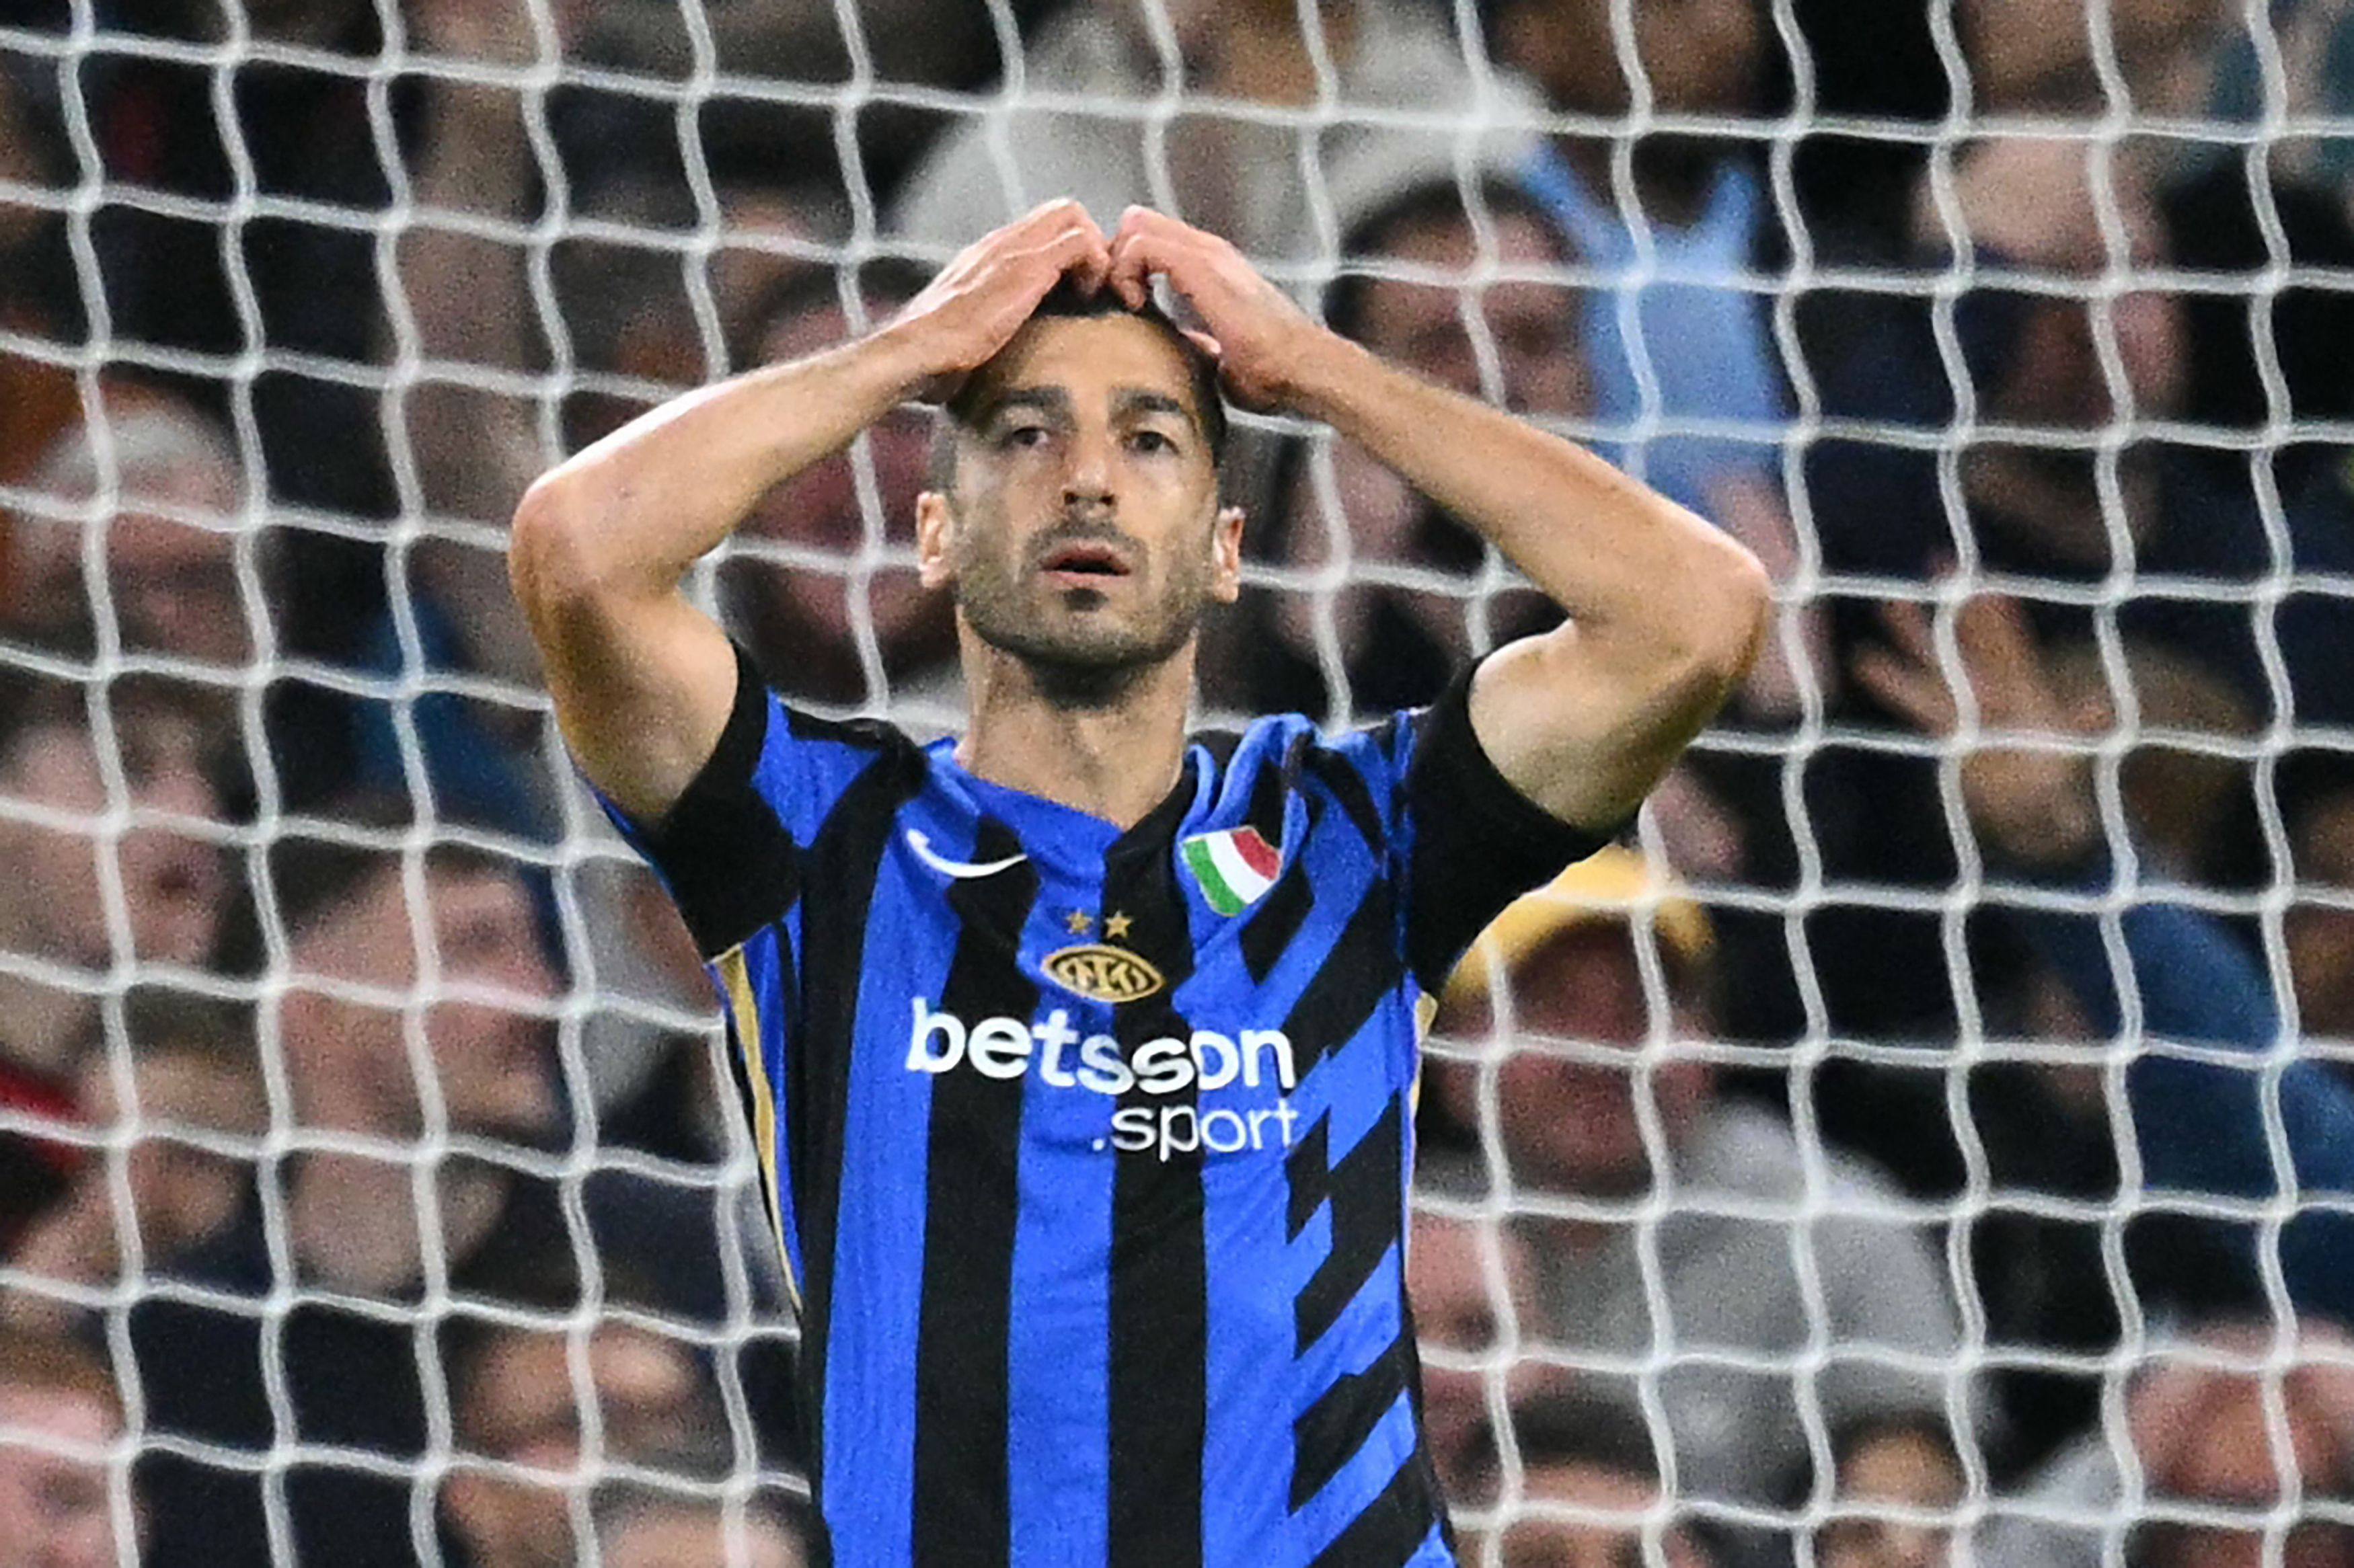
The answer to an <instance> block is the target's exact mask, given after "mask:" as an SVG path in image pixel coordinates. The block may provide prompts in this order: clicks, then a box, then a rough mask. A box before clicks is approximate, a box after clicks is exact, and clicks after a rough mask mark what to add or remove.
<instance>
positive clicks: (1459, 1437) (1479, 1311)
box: [1406, 1205, 1545, 1507]
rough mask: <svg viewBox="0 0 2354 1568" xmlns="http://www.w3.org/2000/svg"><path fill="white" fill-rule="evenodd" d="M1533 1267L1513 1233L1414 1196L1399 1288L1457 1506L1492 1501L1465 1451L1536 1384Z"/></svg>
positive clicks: (1425, 1402)
mask: <svg viewBox="0 0 2354 1568" xmlns="http://www.w3.org/2000/svg"><path fill="white" fill-rule="evenodd" d="M1535 1291H1536V1274H1535V1267H1534V1265H1533V1263H1532V1260H1531V1258H1530V1256H1529V1247H1528V1242H1527V1241H1526V1239H1525V1238H1523V1237H1522V1235H1521V1234H1520V1233H1519V1232H1517V1231H1514V1230H1512V1229H1511V1228H1510V1227H1508V1226H1503V1225H1499V1224H1494V1223H1492V1222H1490V1221H1485V1220H1471V1219H1458V1218H1453V1217H1451V1216H1449V1215H1447V1214H1446V1213H1441V1212H1439V1211H1437V1210H1434V1209H1431V1208H1428V1207H1426V1206H1421V1205H1417V1206H1416V1209H1415V1211H1414V1230H1413V1235H1412V1239H1411V1242H1410V1245H1408V1246H1407V1248H1406V1293H1407V1295H1408V1297H1409V1298H1411V1299H1412V1300H1413V1302H1414V1328H1415V1338H1416V1346H1417V1349H1418V1351H1419V1352H1420V1355H1421V1359H1422V1436H1423V1441H1424V1443H1425V1444H1426V1445H1427V1446H1428V1447H1429V1449H1430V1455H1431V1460H1432V1462H1433V1463H1434V1464H1436V1465H1437V1467H1438V1479H1439V1484H1440V1485H1441V1486H1442V1487H1444V1488H1445V1489H1446V1493H1447V1497H1448V1498H1449V1499H1451V1500H1452V1501H1454V1502H1455V1503H1456V1504H1457V1505H1458V1507H1459V1506H1461V1505H1463V1504H1465V1503H1479V1502H1486V1501H1491V1500H1493V1499H1492V1498H1491V1497H1490V1496H1489V1495H1488V1494H1487V1493H1486V1492H1484V1491H1483V1490H1482V1488H1483V1487H1484V1486H1485V1485H1487V1484H1488V1483H1489V1482H1490V1481H1491V1480H1492V1479H1493V1478H1492V1477H1487V1476H1482V1475H1480V1474H1479V1472H1478V1471H1477V1469H1476V1468H1475V1467H1474V1465H1473V1463H1472V1457H1473V1453H1474V1450H1475V1448H1476V1446H1477V1444H1478V1442H1479V1438H1480V1436H1481V1435H1482V1434H1483V1433H1485V1432H1486V1431H1487V1430H1488V1429H1489V1428H1490V1426H1491V1425H1492V1424H1493V1422H1494V1420H1495V1417H1496V1415H1497V1414H1500V1413H1502V1412H1503V1411H1506V1410H1509V1409H1510V1408H1511V1406H1512V1405H1513V1404H1515V1403H1517V1402H1518V1401H1519V1400H1520V1399H1522V1398H1523V1397H1525V1396H1527V1395H1528V1394H1530V1393H1533V1392H1534V1391H1535V1389H1536V1388H1537V1387H1538V1386H1539V1385H1540V1384H1541V1383H1543V1382H1544V1381H1545V1369H1544V1368H1543V1366H1541V1365H1540V1364H1539V1363H1538V1362H1537V1361H1535V1360H1534V1359H1533V1356H1532V1354H1531V1353H1530V1352H1532V1351H1533V1350H1534V1348H1535V1346H1534V1340H1535V1339H1536V1320H1535V1308H1536V1299H1535Z"/></svg>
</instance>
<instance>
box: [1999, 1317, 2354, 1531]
mask: <svg viewBox="0 0 2354 1568" xmlns="http://www.w3.org/2000/svg"><path fill="white" fill-rule="evenodd" d="M2275 1412H2277V1414H2275ZM2275 1433H2279V1434H2280V1435H2281V1436H2285V1438H2286V1439H2287V1442H2286V1444H2285V1447H2284V1446H2276V1443H2275V1439H2274V1434H2275ZM2121 1448H2126V1449H2129V1450H2130V1454H2131V1467H2130V1468H2131V1470H2132V1471H2135V1472H2137V1473H2138V1475H2139V1478H2140V1484H2139V1486H2138V1487H2137V1488H2134V1489H2132V1490H2128V1483H2127V1481H2126V1474H2127V1473H2128V1467H2127V1466H2126V1464H2124V1463H2123V1462H2121V1460H2120V1457H2119V1455H2120V1449H2121ZM2017 1500H2018V1502H2019V1503H2020V1504H2023V1505H2024V1506H2023V1507H2018V1508H2015V1509H2013V1508H2005V1507H2003V1506H2002V1505H2000V1504H1998V1506H1997V1508H1996V1510H1995V1512H1994V1516H1993V1517H1992V1518H1991V1519H1989V1520H1988V1523H1987V1524H1986V1526H1985V1527H1984V1528H1983V1529H1982V1530H1981V1531H1980V1532H1979V1535H1978V1542H1977V1553H1976V1556H1977V1561H1978V1563H1980V1564H1982V1565H1983V1568H2094V1564H2098V1563H2110V1562H2115V1561H2117V1560H2118V1559H2117V1558H2115V1557H2114V1556H2111V1555H2109V1553H2110V1552H2114V1551H2115V1550H2116V1545H2117V1543H2122V1544H2123V1545H2124V1553H2125V1555H2124V1561H2126V1562H2128V1563H2134V1564H2136V1568H2242V1565H2243V1564H2245V1565H2247V1568H2253V1565H2255V1564H2257V1563H2282V1564H2285V1565H2287V1568H2348V1565H2349V1564H2354V1523H2349V1522H2348V1519H2349V1515H2348V1511H2347V1510H2348V1505H2349V1503H2354V1343H2349V1340H2347V1338H2346V1337H2345V1336H2344V1335H2343V1334H2341V1333H2338V1332H2336V1331H2334V1330H2319V1329H2317V1328H2315V1327H2314V1326H2313V1325H2310V1324H2306V1325H2302V1326H2299V1325H2293V1324H2291V1325H2281V1326H2279V1327H2278V1328H2277V1329H2276V1328H2274V1326H2270V1325H2265V1326H2257V1325H2253V1324H2237V1323H2225V1324H2221V1325H2216V1326H2211V1327H2209V1328H2207V1329H2205V1330H2201V1331H2200V1332H2199V1333H2197V1334H2195V1335H2192V1336H2190V1338H2189V1339H2188V1340H2185V1341H2182V1342H2179V1343H2177V1344H2174V1345H2171V1346H2168V1347H2166V1348H2163V1349H2160V1350H2159V1351H2157V1352H2156V1353H2155V1354H2153V1355H2152V1356H2150V1357H2149V1358H2148V1359H2147V1361H2144V1362H2143V1363H2142V1365H2141V1367H2140V1369H2139V1371H2138V1374H2137V1377H2136V1378H2135V1380H2134V1384H2133V1387H2132V1389H2131V1391H2130V1393H2128V1395H2127V1397H2126V1414H2125V1421H2124V1425H2123V1430H2122V1431H2121V1432H2119V1433H2118V1434H2117V1435H2116V1436H2114V1437H2113V1436H2111V1435H2110V1434H2109V1433H2108V1432H2106V1431H2104V1430H2094V1431H2092V1432H2089V1433H2087V1434H2085V1435H2084V1437H2083V1438H2082V1439H2081V1440H2080V1441H2079V1442H2078V1443H2077V1444H2076V1445H2075V1446H2073V1447H2072V1448H2071V1449H2069V1450H2068V1451H2067V1452H2065V1453H2063V1454H2062V1455H2061V1456H2059V1457H2057V1458H2055V1459H2054V1460H2053V1461H2052V1464H2051V1465H2050V1466H2048V1467H2046V1468H2045V1470H2044V1471H2043V1473H2042V1474H2041V1476H2040V1477H2038V1478H2036V1480H2035V1481H2034V1483H2033V1484H2032V1485H2031V1486H2030V1487H2029V1488H2028V1489H2027V1490H2026V1491H2025V1492H2024V1493H2023V1494H2022V1495H2021V1496H2020V1498H2019V1499H2017ZM2284 1516H2285V1518H2284ZM2275 1520H2279V1521H2280V1522H2278V1523H2275V1522H2274V1521H2275ZM2275 1553H2276V1554H2275Z"/></svg>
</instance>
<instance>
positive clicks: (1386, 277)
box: [1211, 178, 1587, 721]
mask: <svg viewBox="0 0 2354 1568" xmlns="http://www.w3.org/2000/svg"><path fill="white" fill-rule="evenodd" d="M1479 200H1480V204H1481V207H1482V208H1483V209H1484V214H1485V219H1486V226H1487V234H1486V236H1485V237H1483V236H1482V234H1481V232H1480V225H1479V221H1478V220H1476V219H1475V218H1474V217H1473V215H1472V213H1471V211H1470V210H1469V209H1467V207H1465V205H1464V195H1463V191H1462V189H1461V187H1460V186H1459V185H1457V183H1456V182H1455V181H1454V180H1453V179H1452V178H1448V179H1445V180H1442V181H1438V182H1436V183H1431V184H1426V185H1415V186H1412V187H1410V188H1409V189H1407V190H1406V191H1405V193H1404V194H1402V195H1400V196H1397V197H1396V198H1395V199H1394V201H1392V202H1391V203H1389V204H1388V205H1386V206H1384V207H1382V208H1381V209H1380V210H1378V211H1376V212H1375V213H1373V215H1372V216H1371V217H1368V218H1367V219H1366V220H1365V221H1364V223H1363V225H1361V226H1360V227H1359V228H1356V229H1354V230H1353V231H1352V233H1351V235H1350V237H1349V239H1348V243H1347V246H1346V248H1345V249H1346V253H1347V255H1348V256H1349V258H1350V259H1351V261H1352V266H1358V267H1363V270H1352V271H1351V272H1349V273H1347V274H1344V275H1343V277H1342V278H1341V280H1340V281H1338V282H1336V283H1335V285H1334V286H1333V289H1332V291H1331V295H1330V297H1329V298H1328V299H1327V301H1326V302H1325V319H1326V320H1327V321H1329V322H1330V323H1331V325H1332V326H1333V327H1334V329H1335V330H1337V331H1339V332H1341V333H1343V334H1346V335H1348V336H1350V337H1353V338H1355V339H1357V340H1358V341H1359V342H1361V343H1363V344H1366V346H1368V347H1370V348H1372V349H1373V350H1374V351H1375V352H1377V353H1379V354H1381V355H1384V357H1387V358H1389V359H1392V360H1394V361H1395V362H1397V363H1399V364H1402V365H1405V366H1408V367H1409V368H1411V369H1414V370H1416V371H1418V372H1420V373H1421V374H1423V375H1424V376H1428V377H1430V378H1431V379H1432V380H1434V381H1437V382H1440V383H1442V384H1443V385H1446V386H1449V387H1454V388H1456V389H1457V390H1458V391H1460V392H1463V393H1465V394H1467V395H1468V396H1471V397H1480V396H1483V395H1492V396H1493V397H1496V398H1497V399H1498V400H1499V401H1500V402H1501V403H1502V404H1503V405H1504V406H1505V407H1508V408H1512V409H1513V410H1514V411H1515V412H1519V413H1524V414H1541V415H1543V414H1549V415H1555V416H1561V417H1568V416H1572V415H1575V414H1579V413H1582V412H1584V411H1585V403H1586V389H1587V388H1586V376H1585V360H1584V357H1583V355H1582V354H1581V353H1580V351H1579V349H1578V346H1577V337H1576V332H1577V320H1578V311H1577V304H1576V300H1575V295H1573V294H1572V293H1571V292H1570V291H1568V289H1566V288H1565V287H1564V286H1563V285H1562V284H1561V283H1559V282H1557V281H1548V280H1545V279H1544V278H1543V277H1542V276H1536V277H1532V276H1529V275H1528V274H1530V273H1532V272H1534V273H1540V274H1541V273H1543V272H1544V271H1547V270H1554V269H1558V268H1559V267H1561V266H1562V265H1563V264H1564V262H1565V261H1566V260H1568V258H1567V257H1566V255H1565V254H1564V251H1563V249H1562V247H1561V244H1560V241H1559V240H1558V239H1557V238H1554V236H1553V234H1552V232H1551V231H1550V230H1549V229H1548V228H1547V227H1546V225H1545V223H1544V221H1543V217H1542V215H1541V214H1539V213H1538V212H1537V211H1536V210H1535V209H1534V207H1532V205H1531V204H1530V202H1529V201H1528V199H1527V198H1526V197H1525V196H1522V195H1521V194H1520V193H1519V192H1518V191H1516V190H1515V189H1514V188H1513V187H1511V185H1505V184H1503V183H1501V182H1500V181H1495V180H1490V181H1487V182H1484V183H1483V184H1482V185H1480V186H1479ZM1490 264H1492V265H1493V267H1494V268H1495V269H1496V270H1497V271H1498V272H1499V273H1500V274H1502V276H1500V277H1498V278H1496V279H1495V280H1494V281H1486V280H1485V278H1484V276H1483V273H1484V269H1485V268H1486V267H1487V266H1489V265H1490ZM1400 270H1412V271H1413V272H1419V273H1423V274H1427V273H1431V272H1437V273H1438V274H1441V275H1443V276H1444V277H1446V278H1447V280H1448V281H1446V282H1444V283H1429V282H1423V281H1416V279H1415V278H1414V277H1413V276H1412V275H1411V273H1409V275H1407V276H1400V275H1398V273H1399V271H1400ZM1467 307H1468V313H1469V315H1476V317H1477V318H1478V319H1479V323H1480V334H1481V336H1482V337H1484V339H1485V342H1486V345H1487V346H1488V347H1489V348H1491V349H1492V350H1493V353H1494V355H1495V371H1496V375H1497V383H1496V385H1495V386H1493V387H1487V386H1484V385H1483V376H1482V372H1481V369H1480V366H1481V352H1482V350H1481V345H1480V342H1479V339H1478V338H1475V337H1474V335H1473V333H1472V331H1471V329H1470V327H1469V324H1468V323H1467ZM1327 439H1328V440H1330V443H1331V444H1330V451H1331V469H1332V485H1331V498H1332V500H1333V501H1334V502H1335V503H1337V505H1338V507H1339V515H1338V516H1333V515H1330V514H1327V513H1326V512H1325V510H1324V508H1323V506H1322V505H1321V504H1320V501H1321V498H1322V496H1323V493H1324V492H1323V489H1322V486H1321V485H1320V483H1319V482H1318V474H1317V471H1316V468H1315V465H1314V463H1313V461H1310V457H1309V453H1308V450H1307V449H1305V448H1303V447H1301V446H1299V445H1297V444H1294V445H1293V446H1292V447H1291V448H1290V449H1289V452H1288V458H1287V460H1286V461H1283V462H1282V463H1279V464H1278V475H1277V478H1276V481H1275V486H1276V493H1277V494H1278V496H1279V497H1280V501H1279V503H1278V506H1277V507H1276V509H1275V511H1274V514H1273V515H1272V516H1271V518H1270V519H1269V522H1268V526H1267V530H1266V533H1265V535H1264V537H1263V538H1260V539H1257V540H1256V541H1255V542H1254V545H1253V548H1254V551H1255V553H1257V554H1260V555H1262V556H1265V558H1267V561H1268V562H1269V563H1270V564H1272V565H1274V566H1276V567H1278V568H1280V569H1282V570H1284V571H1286V572H1289V573H1299V574H1307V573H1331V572H1332V571H1333V569H1334V561H1333V556H1334V551H1335V546H1336V545H1338V544H1340V543H1341V542H1343V541H1345V546H1346V549H1347V551H1348V560H1349V572H1348V580H1347V581H1346V582H1344V583H1341V585H1339V586H1338V587H1336V588H1332V589H1330V590H1326V589H1323V588H1309V587H1306V586H1302V587H1298V588H1281V589H1270V588H1254V589H1252V590H1251V591H1250V592H1249V594H1248V595H1247V596H1246V601H1245V608H1244V609H1243V610H1242V611H1241V613H1239V614H1238V615H1236V616H1235V617H1233V618H1232V620H1233V622H1234V625H1233V628H1232V629H1231V630H1228V631H1227V632H1226V633H1225V634H1224V636H1225V641H1227V642H1228V643H1230V644H1231V651H1230V652H1229V651H1226V650H1221V651H1220V652H1219V653H1218V654H1217V656H1216V657H1214V659H1213V660H1212V661H1211V667H1212V670H1213V681H1212V689H1211V690H1212V700H1213V701H1214V702H1216V703H1218V704H1220V705H1227V706H1232V707H1234V708H1235V709H1236V710H1238V711H1243V712H1249V713H1262V712H1267V711H1276V712H1295V713H1306V714H1309V715H1316V716H1321V717H1327V718H1330V719H1331V720H1334V721H1337V720H1338V719H1339V718H1340V717H1341V714H1342V713H1343V711H1344V710H1343V708H1342V705H1341V704H1342V699H1343V697H1344V696H1345V698H1346V701H1347V704H1348V707H1349V708H1350V709H1352V710H1353V711H1356V712H1359V713H1376V712H1382V711H1385V710H1388V709H1392V708H1400V707H1411V706H1414V705H1418V704H1422V703H1427V702H1429V701H1431V700H1433V699H1434V698H1436V697H1437V695H1438V690H1439V687H1440V686H1442V685H1443V684H1445V683H1446V676H1447V671H1449V670H1452V669H1455V668H1458V667H1459V666H1460V665H1461V664H1462V663H1463V662H1464V660H1465V659H1466V658H1467V657H1468V656H1469V654H1470V653H1471V652H1485V649H1486V647H1487V646H1489V645H1492V644H1494V643H1496V642H1500V641H1506V640H1508V639H1509V638H1511V637H1512V636H1514V635H1517V634H1518V633H1519V632H1520V631H1522V630H1532V629H1534V628H1535V627H1536V626H1537V625H1539V624H1540V623H1542V622H1543V621H1546V620H1551V619H1552V618H1553V616H1554V615H1555V614H1556V613H1557V612H1555V611H1553V608H1552V606H1551V605H1550V604H1548V603H1546V602H1544V601H1543V599H1539V598H1538V597H1537V596H1535V595H1533V594H1506V595H1504V596H1503V597H1502V598H1501V599H1500V600H1499V601H1497V603H1496V604H1495V605H1494V606H1493V607H1492V611H1491V612H1492V614H1493V615H1494V617H1495V623H1494V624H1491V625H1490V626H1488V627H1487V628H1485V631H1486V636H1485V638H1484V639H1483V640H1482V641H1481V643H1480V645H1479V646H1478V647H1476V648H1475V646H1474V639H1473V627H1472V623H1471V618H1470V615H1469V605H1468V604H1467V603H1466V600H1467V599H1469V597H1470V596H1471V594H1472V593H1473V591H1474V589H1475V588H1477V587H1478V586H1479V573H1480V570H1481V568H1482V567H1484V565H1485V563H1486V559H1487V552H1486V551H1485V549H1484V548H1482V546H1480V544H1479V539H1478V538H1477V536H1475V535H1473V534H1472V533H1471V532H1470V531H1469V529H1467V528H1465V527H1464V526H1463V525H1462V524H1459V523H1458V522H1456V521H1455V520H1453V519H1452V518H1450V517H1447V515H1446V514H1443V513H1442V512H1440V511H1439V510H1438V509H1437V507H1435V506H1433V505H1432V504H1430V503H1428V502H1427V501H1426V500H1425V499H1423V498H1422V497H1421V496H1418V495H1416V493H1414V492H1413V491H1412V490H1410V489H1408V488H1407V487H1406V485H1405V483H1404V482H1402V481H1401V480H1399V479H1398V478H1397V476H1396V475H1394V474H1393V473H1391V472H1390V471H1388V470H1386V469H1384V468H1383V467H1382V466H1381V465H1380V464H1378V463H1376V462H1374V461H1372V460H1371V459H1369V458H1367V457H1366V456H1365V455H1364V453H1363V452H1362V451H1359V450H1357V449H1355V448H1354V447H1352V446H1351V445H1349V444H1348V443H1347V442H1345V441H1341V440H1338V439H1337V438H1327ZM1409 574H1411V576H1410V577H1409V576H1408V575H1409ZM1402 579H1404V580H1402ZM1328 620H1329V622H1330V625H1331V634H1332V637H1333V639H1334V641H1335V643H1336V645H1337V647H1336V652H1337V653H1338V655H1339V659H1340V664H1341V668H1340V672H1339V673H1340V674H1341V676H1342V680H1343V683H1345V686H1346V688H1347V689H1346V692H1345V693H1343V692H1341V691H1340V690H1338V689H1335V688H1334V687H1333V686H1332V685H1331V683H1329V677H1328V675H1327V673H1326V671H1325V669H1324V667H1323V659H1324V657H1325V654H1324V642H1323V638H1324V628H1325V625H1326V623H1327V621H1328ZM1221 667H1223V668H1224V670H1225V672H1226V673H1225V674H1224V675H1223V676H1221V675H1220V674H1219V673H1218V671H1219V670H1220V668H1221Z"/></svg>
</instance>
